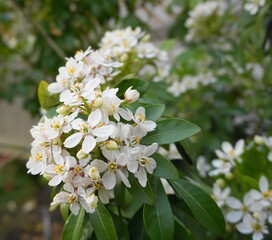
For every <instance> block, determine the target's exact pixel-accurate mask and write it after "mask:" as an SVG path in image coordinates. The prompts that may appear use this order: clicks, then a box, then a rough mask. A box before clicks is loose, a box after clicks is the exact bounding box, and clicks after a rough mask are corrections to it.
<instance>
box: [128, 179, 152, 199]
mask: <svg viewBox="0 0 272 240" xmlns="http://www.w3.org/2000/svg"><path fill="white" fill-rule="evenodd" d="M129 182H130V184H131V188H127V189H128V191H129V192H130V194H131V195H132V196H133V197H135V198H137V199H138V200H139V201H141V202H143V203H146V204H153V203H154V193H153V191H152V188H151V186H150V183H149V181H147V184H146V187H142V186H141V185H140V183H139V182H138V179H137V178H135V177H134V176H133V175H132V174H130V176H129Z"/></svg>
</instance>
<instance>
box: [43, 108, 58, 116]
mask: <svg viewBox="0 0 272 240" xmlns="http://www.w3.org/2000/svg"><path fill="white" fill-rule="evenodd" d="M56 110H57V107H52V108H50V109H49V110H48V111H47V113H46V114H45V116H46V117H48V118H53V117H55V116H57V115H58V113H57V112H56Z"/></svg>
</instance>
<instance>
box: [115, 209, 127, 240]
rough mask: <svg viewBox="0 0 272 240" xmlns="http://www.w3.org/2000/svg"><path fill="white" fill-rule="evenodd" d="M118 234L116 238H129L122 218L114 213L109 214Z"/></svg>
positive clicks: (119, 239)
mask: <svg viewBox="0 0 272 240" xmlns="http://www.w3.org/2000/svg"><path fill="white" fill-rule="evenodd" d="M111 216H112V219H113V223H114V226H115V229H116V232H117V235H118V240H129V232H128V228H127V225H126V223H125V222H124V220H123V219H122V218H121V217H120V216H117V215H115V214H111Z"/></svg>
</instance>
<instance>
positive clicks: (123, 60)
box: [120, 53, 128, 62]
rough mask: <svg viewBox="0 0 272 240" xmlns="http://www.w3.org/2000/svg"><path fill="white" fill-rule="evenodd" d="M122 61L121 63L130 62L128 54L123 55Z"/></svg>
mask: <svg viewBox="0 0 272 240" xmlns="http://www.w3.org/2000/svg"><path fill="white" fill-rule="evenodd" d="M120 60H121V62H126V61H127V60H128V55H127V54H126V53H124V54H122V56H121V59H120Z"/></svg>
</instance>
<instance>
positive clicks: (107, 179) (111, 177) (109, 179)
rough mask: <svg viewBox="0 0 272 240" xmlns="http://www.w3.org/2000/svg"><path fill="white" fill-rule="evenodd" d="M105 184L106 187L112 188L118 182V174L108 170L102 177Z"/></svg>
mask: <svg viewBox="0 0 272 240" xmlns="http://www.w3.org/2000/svg"><path fill="white" fill-rule="evenodd" d="M102 182H103V185H104V187H105V188H106V189H108V190H111V189H113V188H114V186H115V184H116V176H115V174H114V173H112V172H109V171H106V172H105V173H104V175H103V177H102Z"/></svg>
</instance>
